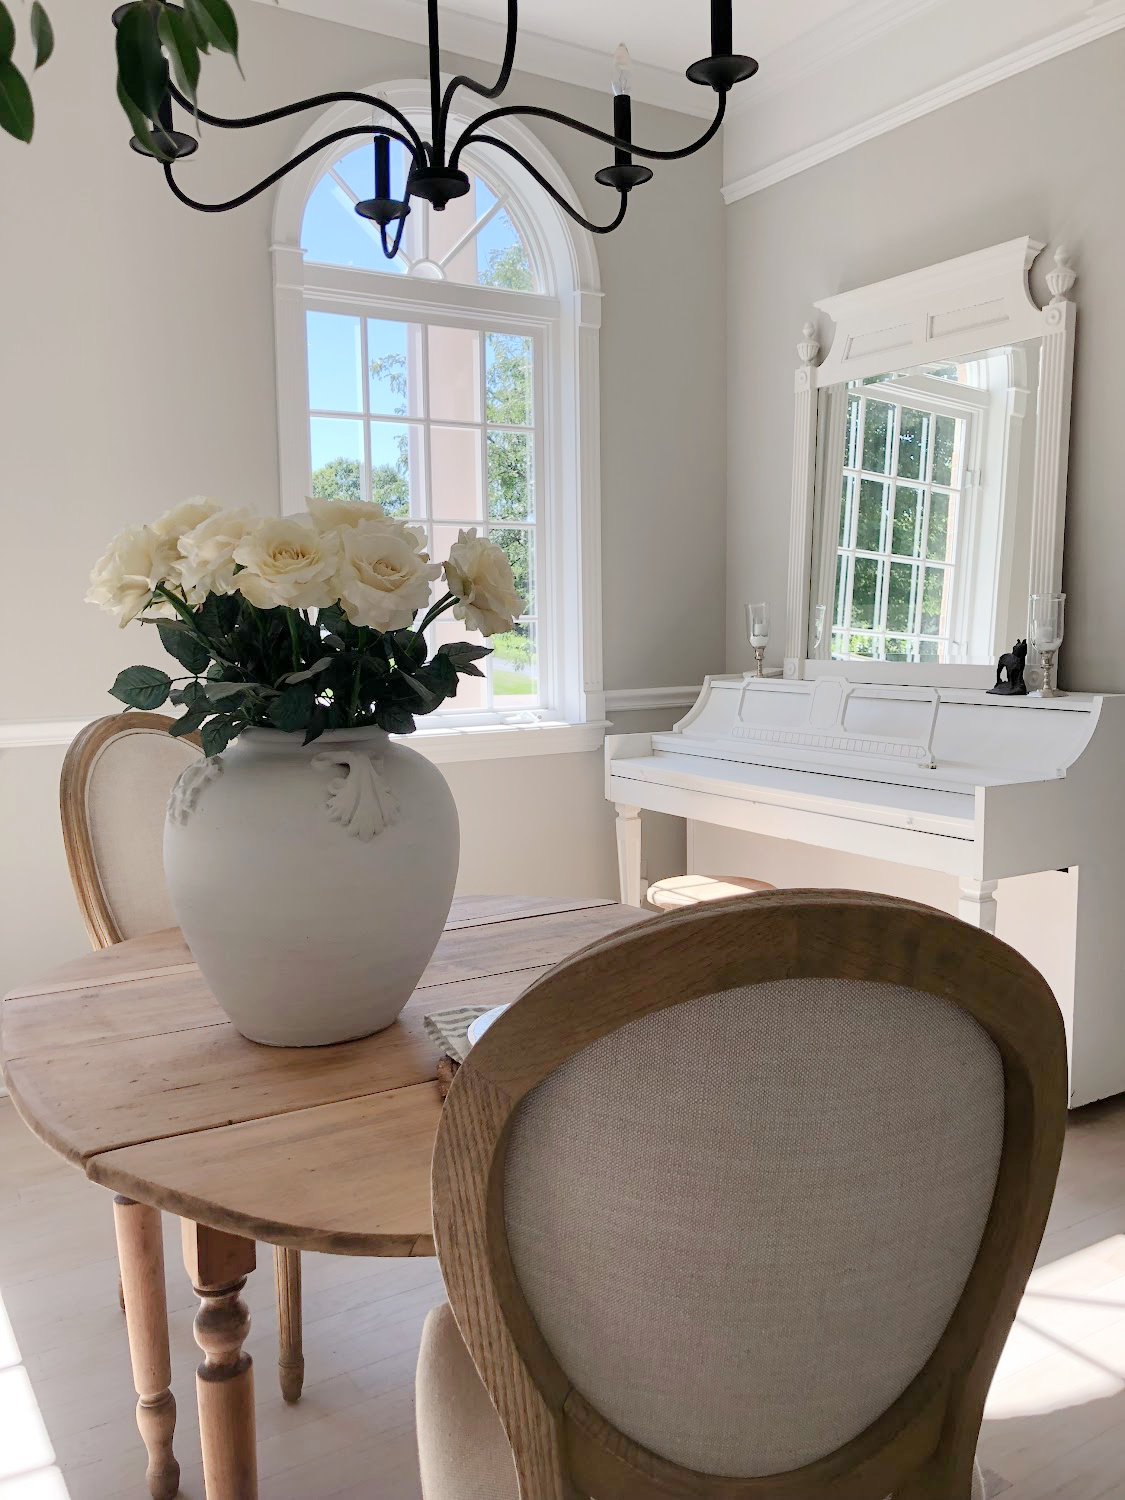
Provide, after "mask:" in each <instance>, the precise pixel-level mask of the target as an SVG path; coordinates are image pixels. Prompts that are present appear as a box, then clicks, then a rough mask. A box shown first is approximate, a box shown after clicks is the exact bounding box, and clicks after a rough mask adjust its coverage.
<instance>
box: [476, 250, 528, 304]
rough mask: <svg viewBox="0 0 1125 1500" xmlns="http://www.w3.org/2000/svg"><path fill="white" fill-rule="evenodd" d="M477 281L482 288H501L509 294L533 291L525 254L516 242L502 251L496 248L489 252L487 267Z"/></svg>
mask: <svg viewBox="0 0 1125 1500" xmlns="http://www.w3.org/2000/svg"><path fill="white" fill-rule="evenodd" d="M478 280H479V281H480V284H481V285H482V286H502V287H506V288H507V289H508V291H510V292H533V291H534V290H535V279H534V277H533V276H532V274H531V266H530V265H529V264H528V259H527V254H526V252H525V251H524V248H523V246H522V245H521V244H520V243H519V241H518V240H517V242H516V243H515V244H514V245H508V246H506V247H505V248H504V249H503V250H501V249H499V248H497V249H495V250H493V251H491V252H490V254H489V257H488V265H487V266H485V267H484V269H483V270H482V271H481V272H480V275H479V277H478Z"/></svg>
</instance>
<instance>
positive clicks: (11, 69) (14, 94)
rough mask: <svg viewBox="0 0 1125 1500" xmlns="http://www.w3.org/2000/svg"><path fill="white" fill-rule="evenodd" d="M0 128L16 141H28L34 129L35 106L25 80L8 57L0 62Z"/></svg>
mask: <svg viewBox="0 0 1125 1500" xmlns="http://www.w3.org/2000/svg"><path fill="white" fill-rule="evenodd" d="M0 130H4V131H7V133H8V134H9V135H14V136H15V138H16V140H17V141H29V140H30V139H31V137H32V133H33V132H34V130H35V106H34V105H33V104H32V102H31V90H30V89H29V88H28V86H27V80H26V79H25V78H24V76H23V74H22V73H21V72H20V70H19V69H18V68H17V67H16V65H15V63H14V62H11V61H10V60H8V59H5V60H4V61H2V62H0Z"/></svg>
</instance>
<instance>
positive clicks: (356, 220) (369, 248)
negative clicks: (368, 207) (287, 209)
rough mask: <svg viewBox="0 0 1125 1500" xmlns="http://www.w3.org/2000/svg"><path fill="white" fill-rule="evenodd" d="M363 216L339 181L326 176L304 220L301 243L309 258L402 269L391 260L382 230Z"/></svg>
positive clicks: (332, 263) (368, 267)
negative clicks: (358, 212) (384, 243)
mask: <svg viewBox="0 0 1125 1500" xmlns="http://www.w3.org/2000/svg"><path fill="white" fill-rule="evenodd" d="M373 228H374V226H373V225H370V224H368V223H367V221H366V220H365V219H361V218H360V217H359V215H358V214H357V213H356V211H355V206H354V204H353V203H352V200H351V199H350V198H349V197H348V195H347V193H346V192H345V191H344V189H343V188H342V187H341V186H340V185H339V183H337V182H334V181H333V180H332V178H331V177H322V178H321V179H320V181H319V182H318V183H317V185H316V187H315V188H314V189H313V191H312V193H311V195H310V197H309V201H308V203H307V205H306V207H305V217H304V219H303V221H302V224H301V244H302V246H303V247H304V251H305V255H306V256H307V257H308V259H309V260H316V261H321V262H323V263H324V264H325V265H329V266H356V267H358V268H359V269H360V270H363V271H394V270H399V271H401V270H402V263H401V262H398V261H396V262H394V263H391V262H389V261H388V260H387V259H386V257H385V256H384V254H383V249H382V246H381V245H380V243H379V236H378V232H377V231H376V232H374V233H373V232H372V231H373Z"/></svg>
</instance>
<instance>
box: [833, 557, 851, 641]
mask: <svg viewBox="0 0 1125 1500" xmlns="http://www.w3.org/2000/svg"><path fill="white" fill-rule="evenodd" d="M847 600H848V559H847V557H845V556H844V554H843V553H842V552H841V553H840V555H839V557H838V559H837V562H836V601H835V609H834V610H833V612H832V623H833V624H834V625H846V624H847V619H846V613H847V610H846V606H847ZM832 639H833V641H835V639H836V638H835V636H833V638H832Z"/></svg>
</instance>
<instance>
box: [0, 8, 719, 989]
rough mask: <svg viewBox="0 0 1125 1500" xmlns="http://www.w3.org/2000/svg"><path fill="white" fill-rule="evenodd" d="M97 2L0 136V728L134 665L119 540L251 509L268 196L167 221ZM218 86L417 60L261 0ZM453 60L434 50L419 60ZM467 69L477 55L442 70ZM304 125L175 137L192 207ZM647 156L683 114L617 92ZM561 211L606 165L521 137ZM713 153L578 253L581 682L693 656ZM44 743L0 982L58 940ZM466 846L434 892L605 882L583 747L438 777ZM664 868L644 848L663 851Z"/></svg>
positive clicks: (701, 581)
mask: <svg viewBox="0 0 1125 1500" xmlns="http://www.w3.org/2000/svg"><path fill="white" fill-rule="evenodd" d="M108 9H109V7H108V5H96V4H82V5H68V6H66V7H65V10H64V12H63V13H60V14H59V15H58V16H56V17H55V21H56V29H57V31H58V48H57V53H56V55H55V57H54V58H53V59H52V61H51V63H50V65H49V66H48V67H47V68H45V69H44V70H43V72H42V73H40V74H38V75H37V76H36V78H35V100H36V107H37V113H38V126H37V131H36V138H35V141H34V143H33V145H32V146H31V147H30V148H26V147H23V146H21V145H18V144H17V143H15V142H13V141H11V140H9V139H8V138H7V137H0V183H2V193H0V287H2V288H3V291H2V293H0V296H2V299H3V301H2V306H3V314H2V317H3V325H2V326H3V337H2V338H0V430H2V438H0V453H2V463H0V506H2V514H3V534H2V544H0V567H2V570H3V588H2V592H0V599H2V604H0V624H2V626H3V632H4V638H5V640H6V642H7V643H8V644H7V646H6V649H5V651H4V652H3V654H2V659H0V674H2V677H0V719H3V720H8V721H12V720H15V721H26V720H39V719H46V718H72V717H73V718H76V717H85V716H90V717H92V716H94V715H97V714H99V713H104V712H107V711H110V710H112V709H114V708H115V707H117V705H116V704H115V703H114V701H113V700H112V699H110V698H109V697H108V694H107V692H106V689H107V687H108V685H109V684H110V683H111V682H112V681H113V678H114V676H115V675H116V673H117V671H118V670H119V669H120V668H121V667H123V666H126V665H128V664H129V663H130V662H133V661H137V660H143V659H145V657H146V655H147V656H148V657H150V658H155V657H158V656H159V654H160V653H159V648H158V647H156V649H155V650H154V649H153V645H152V641H151V638H150V637H149V636H147V635H145V634H143V633H142V632H141V631H140V630H139V629H130V630H127V631H123V632H119V631H117V630H116V628H115V627H114V625H113V623H112V621H111V620H110V618H109V617H108V616H106V615H102V614H100V613H98V612H96V611H94V610H93V609H92V608H91V607H90V606H88V605H85V604H83V602H82V596H83V594H84V592H85V589H86V585H87V575H88V573H89V569H90V566H91V564H92V563H93V561H94V559H95V558H96V557H97V556H98V555H99V554H100V552H101V550H102V549H103V547H104V545H105V542H106V541H107V540H108V538H109V537H110V536H111V535H112V534H113V533H114V532H115V531H117V530H118V529H119V528H120V527H122V526H124V525H126V524H128V523H130V522H133V521H138V520H145V519H150V518H152V517H154V516H156V515H157V514H159V513H160V512H161V511H162V510H164V509H165V508H166V507H168V506H169V505H171V504H173V503H175V502H176V501H178V500H181V499H183V498H185V497H186V496H189V495H193V494H198V493H207V494H214V495H218V496H220V497H222V498H224V499H225V500H227V501H228V502H230V503H232V504H251V505H253V506H256V507H257V508H258V509H260V510H262V511H269V510H272V509H275V508H276V506H277V432H276V412H275V403H274V351H273V314H272V288H271V272H270V260H269V241H270V219H271V213H272V194H267V195H265V196H264V197H263V198H262V199H260V200H258V201H257V202H255V203H254V204H252V205H250V206H248V207H247V208H245V209H243V210H241V211H239V212H236V213H233V214H229V215H224V216H219V217H209V216H203V215H199V214H194V213H191V212H190V211H189V210H187V209H184V208H182V207H181V206H180V205H179V204H177V203H176V202H175V201H174V200H173V199H172V197H171V195H170V194H169V193H168V192H167V190H166V189H165V187H164V185H163V182H162V181H161V179H160V174H159V171H158V170H157V169H155V168H154V167H153V166H152V164H151V163H147V162H144V161H142V160H140V159H139V158H137V157H136V156H134V155H133V154H132V153H131V152H130V151H129V150H128V148H127V145H126V140H127V135H128V131H127V127H126V125H125V121H124V118H123V116H122V115H121V113H120V111H119V109H118V107H117V104H116V101H115V98H114V90H113V36H112V31H111V28H110V25H109V20H108ZM239 19H240V22H241V25H242V32H243V42H242V54H243V62H244V66H245V68H246V73H247V83H246V84H245V85H242V84H240V82H239V80H238V78H237V74H236V73H235V72H234V70H233V68H232V67H231V66H230V65H229V63H227V62H226V60H224V59H222V58H219V59H216V60H215V61H214V63H213V64H212V65H211V66H210V67H209V68H208V75H209V76H208V77H207V79H206V93H205V95H204V102H205V103H207V104H209V105H210V106H211V107H212V108H214V109H217V110H218V111H220V112H223V111H227V112H231V113H249V112H251V111H253V110H255V109H261V108H265V107H268V106H269V105H272V104H276V103H279V102H283V101H287V100H289V99H291V98H295V97H297V96H299V95H302V94H308V93H313V92H316V91H317V90H322V89H328V88H331V87H346V86H349V85H351V86H354V87H360V86H363V85H366V84H370V83H372V82H374V81H376V80H377V79H379V78H386V79H391V78H409V77H419V76H420V75H421V74H422V72H423V70H424V65H425V60H424V55H423V53H422V51H421V49H419V48H418V47H415V46H413V45H410V44H407V43H402V42H397V41H392V40H388V39H385V38H382V37H378V36H375V35H372V34H370V33H367V32H361V31H356V30H354V29H351V28H348V27H342V26H337V25H334V24H331V23H327V22H322V21H317V20H313V19H310V18H308V17H305V16H301V15H296V14H293V13H291V12H287V11H284V10H281V9H279V8H274V7H272V6H268V5H251V4H242V5H241V6H239ZM454 62H455V59H446V66H447V67H449V66H451V65H452V64H453V63H454ZM470 67H471V71H475V72H479V71H480V70H481V65H478V64H475V63H474V64H471V65H470ZM512 97H520V98H522V99H524V100H526V101H528V102H535V103H546V104H550V105H553V106H555V107H557V108H562V109H565V110H568V111H570V112H572V113H577V114H579V115H581V116H583V117H584V118H587V119H592V120H598V119H606V120H608V117H609V109H610V106H609V97H608V90H607V92H606V94H605V95H604V96H598V95H596V94H593V93H590V92H588V91H584V90H581V89H577V88H572V87H569V86H564V85H561V84H557V83H554V82H550V81H547V80H544V79H540V78H534V77H527V76H523V77H517V79H516V81H515V83H514V85H513V88H512ZM307 123H308V120H307V119H306V120H303V121H300V122H298V123H296V124H283V125H279V126H275V127H271V128H270V129H269V130H263V131H261V132H255V133H247V135H246V136H245V137H243V136H229V135H228V136H222V137H220V136H219V135H218V133H216V132H211V131H208V132H205V140H204V146H205V150H204V151H203V152H201V154H200V159H199V160H198V161H197V162H194V163H191V164H190V166H189V169H186V170H185V177H186V176H187V175H188V171H190V185H191V189H192V190H194V191H195V192H196V193H197V194H198V196H200V197H203V198H220V197H224V196H228V195H230V194H232V193H235V192H237V191H239V190H240V189H241V188H242V187H244V186H246V185H248V184H249V183H250V182H252V181H254V180H255V179H256V178H257V177H260V176H262V175H264V173H265V172H266V171H267V170H269V169H270V168H271V167H272V166H274V165H276V164H277V162H278V161H280V160H281V159H283V157H284V155H285V154H286V153H287V151H288V150H289V149H290V148H291V147H292V145H293V143H294V142H295V141H296V140H297V139H298V138H299V136H300V135H301V133H302V132H303V130H304V129H305V127H306V125H307ZM637 125H638V130H644V131H645V132H646V134H647V135H648V136H649V137H650V138H652V139H654V141H655V143H656V144H664V143H673V142H680V141H683V140H685V139H687V138H690V135H691V134H694V133H695V132H696V130H697V129H698V121H695V120H688V119H684V118H679V117H677V116H675V115H672V114H669V113H666V112H661V111H656V110H649V109H646V108H644V107H643V106H640V107H638V109H637ZM543 138H544V140H545V141H546V144H547V145H548V147H549V148H550V149H551V150H552V151H553V152H555V154H556V156H557V157H558V159H559V161H560V163H561V165H562V166H563V168H564V170H565V171H566V172H567V173H568V174H569V175H570V176H571V178H572V180H573V181H574V183H575V185H576V187H577V189H578V191H579V193H580V194H581V195H582V197H583V200H584V202H585V204H586V207H587V209H588V210H589V211H590V212H591V213H593V214H594V215H595V216H604V212H605V204H604V201H603V200H604V199H605V198H606V197H608V196H609V195H608V194H606V193H604V192H603V190H601V189H598V188H595V187H593V185H592V181H591V179H592V175H593V172H594V171H595V170H596V169H597V168H598V167H600V166H602V165H604V164H605V161H606V159H607V155H606V152H605V151H604V150H603V149H602V148H600V147H598V146H597V145H596V144H595V143H593V142H588V141H586V140H585V138H579V137H573V136H570V135H568V134H566V133H565V132H563V131H561V130H556V129H554V128H545V129H544V130H543ZM720 173H721V160H720V153H719V150H718V148H717V147H712V148H710V149H709V150H708V151H707V152H706V153H704V154H703V155H701V156H700V157H698V158H696V159H695V160H694V161H693V162H691V163H687V164H679V165H672V166H667V167H664V168H663V169H661V170H660V171H658V173H657V177H656V180H655V181H654V182H653V183H652V184H651V185H650V186H649V187H648V188H647V189H646V191H645V192H643V193H638V195H637V198H636V201H635V207H634V211H633V213H631V215H630V220H629V223H628V225H627V227H626V228H624V229H623V230H621V231H619V232H618V233H617V234H616V235H614V236H611V237H609V238H608V239H606V240H600V241H599V245H598V250H599V255H600V259H601V267H602V282H603V288H604V291H605V303H604V329H603V336H602V350H603V357H602V392H603V410H602V432H603V445H602V457H603V514H604V528H603V549H604V550H603V555H604V593H605V601H606V603H605V620H604V628H605V681H606V683H607V684H608V685H609V686H610V687H650V686H661V685H671V684H679V683H691V682H698V681H700V680H701V678H702V676H703V674H704V673H705V672H706V671H708V670H711V669H713V667H714V664H715V662H716V661H717V660H718V659H719V658H720V656H721V652H722V593H723V560H722V538H723V531H724V525H725V451H724V443H725V439H724V422H725V410H724V400H723V394H722V393H723V385H724V378H725V354H724V349H723V328H724V318H723V307H722V301H723V285H724V277H723V264H724V244H723V212H724V210H723V205H722V199H721V197H720V195H719V183H720ZM60 754H61V752H59V751H57V750H55V749H53V748H51V749H45V750H12V751H7V752H0V819H2V823H0V844H2V853H0V990H3V989H4V988H5V987H7V985H8V984H11V983H15V982H16V981H17V980H19V979H22V978H24V977H25V976H27V975H28V974H30V973H33V972H34V971H35V970H36V969H37V968H42V967H44V966H45V965H47V964H48V963H51V962H53V961H57V960H59V959H62V958H65V957H68V956H70V954H72V953H75V952H79V951H81V948H82V946H83V943H84V939H83V937H82V934H81V930H80V928H79V927H78V926H77V924H76V922H75V919H74V915H73V911H72V909H71V907H70V906H69V904H68V901H69V897H68V890H67V884H66V876H65V869H64V867H63V864H62V849H61V841H60V838H59V833H58V816H57V811H56V806H55V798H56V791H55V789H56V785H57V769H58V763H59V759H60ZM449 779H450V782H451V784H452V785H453V786H454V791H455V794H456V795H457V796H458V799H459V802H460V803H461V810H462V818H463V823H464V824H465V827H466V830H467V832H471V837H467V838H466V839H465V850H464V856H463V861H462V872H461V873H462V889H465V890H478V891H479V890H510V891H529V892H530V891H536V890H540V891H544V892H551V893H560V894H561V893H564V892H565V893H574V894H577V893H581V892H589V893H594V894H604V895H610V894H613V893H614V891H615V875H614V868H615V862H614V861H615V856H614V848H613V834H612V819H611V815H610V813H609V810H608V809H607V808H606V806H605V804H604V801H603V794H602V780H601V769H600V756H598V755H596V754H589V755H583V756H567V757H550V758H542V759H536V760H530V761H527V762H524V763H521V764H520V765H519V766H518V767H517V766H515V765H514V764H513V763H512V762H505V761H500V762H491V763H484V764H481V765H475V766H455V767H451V768H450V775H449ZM669 857H671V858H674V853H673V854H672V855H670V856H669Z"/></svg>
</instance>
